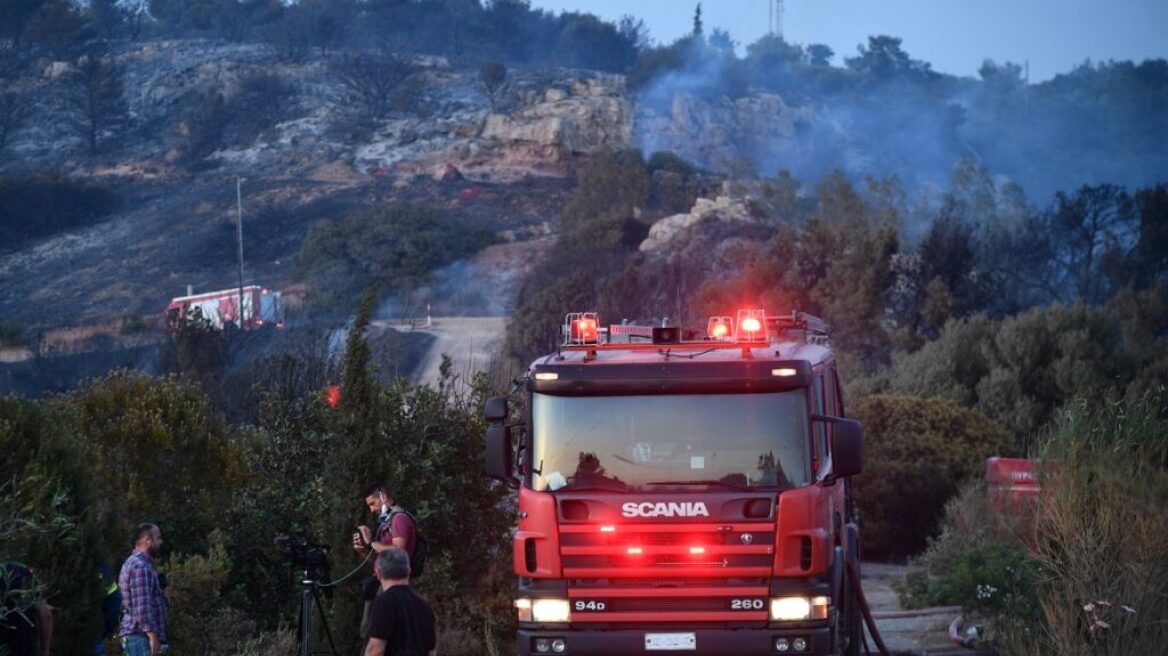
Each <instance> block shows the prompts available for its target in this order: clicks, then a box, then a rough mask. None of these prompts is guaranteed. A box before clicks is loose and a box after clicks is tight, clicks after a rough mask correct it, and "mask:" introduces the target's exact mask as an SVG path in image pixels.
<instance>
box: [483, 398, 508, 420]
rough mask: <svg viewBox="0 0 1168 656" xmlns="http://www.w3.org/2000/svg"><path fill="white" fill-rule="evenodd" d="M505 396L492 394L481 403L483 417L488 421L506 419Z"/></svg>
mask: <svg viewBox="0 0 1168 656" xmlns="http://www.w3.org/2000/svg"><path fill="white" fill-rule="evenodd" d="M507 415H508V408H507V397H505V396H493V397H491V398H489V399H487V402H486V404H484V405H483V417H485V418H486V420H487V421H489V422H492V423H493V422H497V421H507Z"/></svg>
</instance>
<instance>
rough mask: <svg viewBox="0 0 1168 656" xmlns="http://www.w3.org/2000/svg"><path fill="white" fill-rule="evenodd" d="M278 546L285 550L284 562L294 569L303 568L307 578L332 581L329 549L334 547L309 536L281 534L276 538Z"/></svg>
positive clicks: (325, 582)
mask: <svg viewBox="0 0 1168 656" xmlns="http://www.w3.org/2000/svg"><path fill="white" fill-rule="evenodd" d="M276 546H278V547H280V549H281V550H282V552H283V555H284V558H283V562H284V564H285V565H287V566H289V567H291V568H293V569H302V570H304V573H305V578H307V579H311V580H312V581H314V582H317V583H323V584H325V585H328V584H329V583H332V573H331V570H330V569H329V560H328V550H329V549H331V548H332V547H331V546H330V545H327V544H323V543H315V542H310V541H309V540H308V539H307V538H303V537H293V536H289V535H281V536H279V537H277V538H276Z"/></svg>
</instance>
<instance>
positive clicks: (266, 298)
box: [166, 285, 284, 330]
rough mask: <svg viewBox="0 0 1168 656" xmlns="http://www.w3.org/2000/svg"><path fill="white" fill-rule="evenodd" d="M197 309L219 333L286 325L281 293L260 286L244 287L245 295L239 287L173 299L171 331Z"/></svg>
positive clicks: (169, 313) (168, 318) (169, 312)
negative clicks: (231, 327)
mask: <svg viewBox="0 0 1168 656" xmlns="http://www.w3.org/2000/svg"><path fill="white" fill-rule="evenodd" d="M241 299H242V304H241ZM241 307H242V310H241ZM195 310H198V312H199V314H201V315H202V317H203V318H204V319H206V320H207V321H209V322H210V323H211V327H212V328H215V329H217V330H222V329H223V328H224V327H225V326H228V325H234V326H236V327H238V328H242V329H243V330H255V329H257V328H263V327H265V326H274V327H281V326H283V324H284V309H283V307H282V306H281V304H280V292H273V291H270V290H268V289H265V288H263V287H260V286H259V285H248V286H247V287H244V288H243V290H242V296H241V293H240V288H239V287H235V288H232V289H221V290H219V291H214V292H203V293H201V294H188V295H187V296H179V297H176V298H173V299H171V300H170V304H169V305H167V306H166V326H167V328H168V329H172V330H173V329H174V328H175V327H177V326H178V325H179V324H180V323H181V322H183V321H185V320H186V319H187V318H188V317H190V316H192V315H193V313H194V311H195Z"/></svg>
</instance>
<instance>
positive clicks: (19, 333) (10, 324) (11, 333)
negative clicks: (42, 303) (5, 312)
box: [0, 319, 24, 346]
mask: <svg viewBox="0 0 1168 656" xmlns="http://www.w3.org/2000/svg"><path fill="white" fill-rule="evenodd" d="M23 339H24V326H22V325H21V324H19V323H17V322H16V321H13V320H11V319H3V320H0V344H2V345H4V346H19V345H20V344H21V342H22V341H23Z"/></svg>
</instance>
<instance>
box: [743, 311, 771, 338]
mask: <svg viewBox="0 0 1168 656" xmlns="http://www.w3.org/2000/svg"><path fill="white" fill-rule="evenodd" d="M737 337H738V341H739V342H765V341H766V337H767V336H766V310H739V311H738V335H737Z"/></svg>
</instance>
